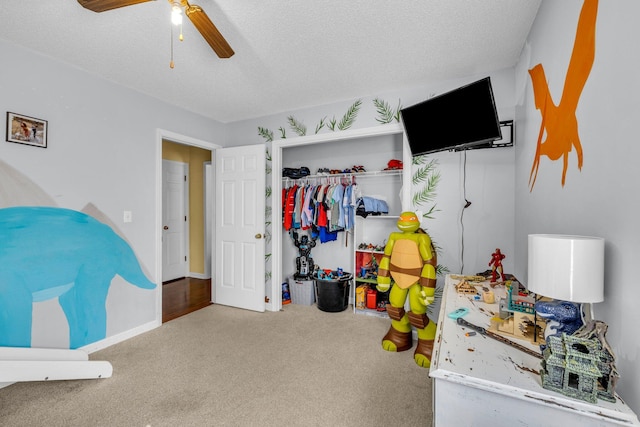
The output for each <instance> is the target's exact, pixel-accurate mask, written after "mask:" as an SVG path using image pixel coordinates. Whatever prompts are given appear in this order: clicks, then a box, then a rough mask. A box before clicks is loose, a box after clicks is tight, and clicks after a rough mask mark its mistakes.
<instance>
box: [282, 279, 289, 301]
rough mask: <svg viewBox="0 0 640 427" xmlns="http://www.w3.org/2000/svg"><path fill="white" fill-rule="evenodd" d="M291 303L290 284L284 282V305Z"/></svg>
mask: <svg viewBox="0 0 640 427" xmlns="http://www.w3.org/2000/svg"><path fill="white" fill-rule="evenodd" d="M287 304H291V292H290V290H289V284H288V283H287V282H284V283H283V284H282V305H287Z"/></svg>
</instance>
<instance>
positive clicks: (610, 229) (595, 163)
mask: <svg viewBox="0 0 640 427" xmlns="http://www.w3.org/2000/svg"><path fill="white" fill-rule="evenodd" d="M582 5H583V1H580V0H566V1H561V2H559V1H549V0H545V1H543V3H542V5H541V7H540V10H539V12H538V17H537V19H536V22H535V24H534V26H533V28H532V31H531V34H530V36H529V41H528V46H527V48H526V49H525V51H524V53H523V55H522V58H521V62H520V64H519V65H518V67H517V73H516V81H517V82H518V84H517V93H518V94H519V96H518V105H517V114H516V121H517V124H518V127H517V141H518V143H517V145H516V185H515V194H516V198H515V201H516V203H515V214H516V215H515V225H516V228H515V230H516V235H515V238H516V260H517V262H516V271H517V274H518V276H521V277H522V278H523V279H524V280H525V281H526V277H527V276H526V271H527V235H528V234H531V233H559V234H578V235H593V236H600V237H603V238H605V239H606V249H605V251H606V258H605V296H604V297H605V301H604V302H603V303H600V304H596V305H595V317H596V318H597V319H600V320H603V321H604V322H606V323H607V324H608V325H609V330H608V334H607V339H608V341H609V343H610V344H611V345H612V346H613V349H614V351H615V353H616V356H617V360H616V365H617V368H618V371H619V372H620V377H621V378H620V381H619V382H618V387H617V391H618V392H619V394H620V395H621V396H622V397H623V398H624V399H625V400H626V402H627V403H628V404H629V406H631V408H632V409H633V410H634V411H635V412H637V413H638V412H640V370H638V369H637V367H638V356H639V353H640V339H639V338H638V333H637V326H638V325H639V324H640V311H639V310H638V309H637V307H638V304H637V303H636V300H635V297H636V292H637V288H638V286H637V280H635V276H636V275H637V274H636V273H637V272H636V271H635V263H636V262H638V260H637V255H638V253H640V252H639V251H638V236H640V223H639V222H638V212H639V211H640V199H639V198H638V197H637V193H638V192H637V189H636V187H635V185H636V183H637V182H638V168H637V159H638V158H639V157H640V144H638V132H637V129H636V128H637V125H638V118H639V117H640V104H639V103H638V101H637V95H638V94H639V93H640V77H639V75H638V66H639V65H640V55H639V54H638V46H637V44H638V40H639V39H640V27H638V25H637V17H638V16H640V3H638V2H637V1H632V0H619V1H616V2H600V4H599V10H598V16H597V23H596V50H595V52H596V53H595V62H594V64H593V68H592V70H591V74H590V76H589V78H588V80H587V82H586V85H585V87H584V90H583V92H582V96H581V98H580V102H579V104H578V109H577V113H576V116H577V119H578V125H579V135H580V141H581V144H582V147H583V150H584V165H583V167H582V170H581V171H580V170H578V168H577V160H576V152H575V150H573V151H572V152H571V153H569V164H568V170H567V177H566V184H565V186H564V187H562V186H561V174H562V161H551V160H550V159H549V158H547V157H542V158H541V162H540V170H539V172H538V178H537V181H536V184H535V187H534V188H533V190H532V191H531V192H530V191H529V188H528V180H529V173H530V171H531V166H532V164H533V159H534V153H535V149H536V142H537V138H538V132H539V127H540V121H541V120H540V113H539V112H538V111H537V110H535V108H534V103H533V99H532V94H533V92H532V86H531V83H530V79H529V76H528V74H527V70H528V69H529V68H531V67H533V66H534V65H536V64H538V63H542V64H543V66H544V69H545V72H546V76H547V80H548V83H549V88H550V91H551V95H552V97H553V100H554V102H555V103H556V104H557V103H558V102H559V100H560V97H561V94H562V88H563V84H564V81H565V76H566V72H567V66H568V63H569V57H570V55H571V51H572V48H573V42H574V39H575V35H576V25H577V21H578V16H579V13H580V10H581V8H582Z"/></svg>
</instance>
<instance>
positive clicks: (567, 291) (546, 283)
mask: <svg viewBox="0 0 640 427" xmlns="http://www.w3.org/2000/svg"><path fill="white" fill-rule="evenodd" d="M528 269H529V278H528V282H527V289H528V290H529V291H530V292H534V293H536V294H538V295H540V296H546V297H549V298H553V299H556V300H562V301H571V302H575V303H580V304H585V303H588V304H589V307H590V310H589V314H590V316H591V319H593V306H592V303H594V302H602V301H604V239H602V238H600V237H589V236H571V235H562V234H530V235H529V267H528Z"/></svg>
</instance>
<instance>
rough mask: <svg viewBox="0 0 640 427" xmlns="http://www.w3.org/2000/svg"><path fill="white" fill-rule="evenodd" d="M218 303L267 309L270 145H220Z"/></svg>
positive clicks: (217, 154)
mask: <svg viewBox="0 0 640 427" xmlns="http://www.w3.org/2000/svg"><path fill="white" fill-rule="evenodd" d="M214 157H215V189H216V190H215V191H216V195H215V220H214V221H215V227H214V229H215V242H216V243H215V255H214V256H215V263H214V266H215V267H214V269H215V302H216V303H217V304H222V305H229V306H233V307H238V308H244V309H248V310H254V311H264V310H265V301H264V299H265V276H264V271H265V267H264V266H265V259H264V254H265V247H264V246H265V243H264V242H265V241H264V230H265V223H264V217H265V215H264V209H265V174H266V171H265V147H264V145H250V146H243V147H231V148H222V149H218V150H215V152H214Z"/></svg>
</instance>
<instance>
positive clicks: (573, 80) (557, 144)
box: [529, 0, 598, 191]
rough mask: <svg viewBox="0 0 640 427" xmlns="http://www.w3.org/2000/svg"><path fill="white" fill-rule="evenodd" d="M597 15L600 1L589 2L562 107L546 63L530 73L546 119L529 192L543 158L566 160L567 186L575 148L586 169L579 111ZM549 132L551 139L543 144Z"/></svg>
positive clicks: (538, 106) (592, 52)
mask: <svg viewBox="0 0 640 427" xmlns="http://www.w3.org/2000/svg"><path fill="white" fill-rule="evenodd" d="M597 14H598V0H585V2H584V4H583V5H582V11H581V12H580V18H579V19H578V29H577V31H576V39H575V42H574V45H573V52H572V53H571V59H570V60H569V67H568V69H567V76H566V78H565V82H564V88H563V91H562V98H561V99H560V102H559V103H558V105H555V104H554V102H553V99H552V97H551V93H550V92H549V86H548V85H547V79H546V76H545V73H544V68H543V67H542V64H538V65H536V66H534V67H533V68H532V69H530V70H529V75H530V76H531V83H532V85H533V97H534V101H535V106H536V109H537V110H540V114H541V116H542V123H541V124H540V133H539V134H538V143H537V146H536V155H535V159H534V160H533V166H532V167H531V173H530V174H529V188H530V189H529V191H533V186H534V185H535V183H536V178H537V176H538V168H539V167H540V157H541V156H543V155H544V156H547V157H549V159H551V160H553V161H555V160H558V159H559V158H560V157H561V156H562V157H563V163H564V166H563V169H562V186H563V187H564V183H565V178H566V176H567V166H568V163H569V153H570V152H571V150H572V148H573V147H575V148H576V155H577V156H578V169H580V170H582V160H583V153H582V145H581V144H580V137H579V135H578V119H577V118H576V109H577V108H578V101H579V100H580V94H581V93H582V89H583V88H584V85H585V83H586V82H587V78H588V77H589V73H590V72H591V66H592V65H593V60H594V57H595V50H596V16H597ZM545 131H546V133H547V138H546V140H545V141H542V138H543V135H544V132H545Z"/></svg>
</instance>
